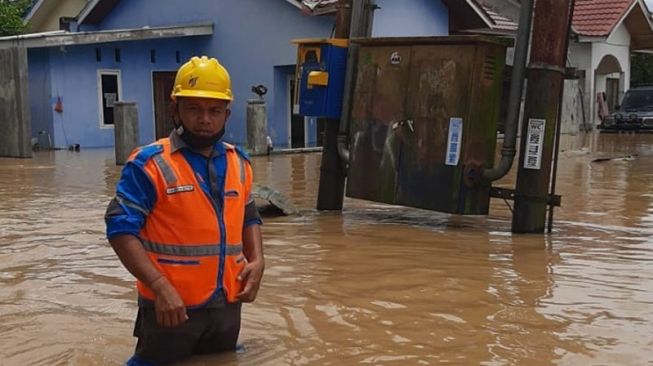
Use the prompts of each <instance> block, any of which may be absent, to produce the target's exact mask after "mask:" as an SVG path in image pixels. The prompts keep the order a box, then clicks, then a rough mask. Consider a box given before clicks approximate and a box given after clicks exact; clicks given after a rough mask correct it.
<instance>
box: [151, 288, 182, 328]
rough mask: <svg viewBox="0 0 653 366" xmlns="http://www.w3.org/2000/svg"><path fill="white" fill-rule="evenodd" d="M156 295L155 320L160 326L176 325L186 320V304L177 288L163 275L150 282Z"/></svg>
mask: <svg viewBox="0 0 653 366" xmlns="http://www.w3.org/2000/svg"><path fill="white" fill-rule="evenodd" d="M150 288H151V289H152V291H154V295H155V296H156V298H155V300H154V310H155V312H156V321H157V323H159V325H160V326H162V327H176V326H178V325H181V324H182V323H183V322H185V321H186V320H188V314H186V306H185V305H184V301H183V300H182V299H181V296H179V293H178V292H177V290H176V289H175V288H174V287H173V286H172V284H171V283H170V281H168V279H167V278H166V277H165V276H161V277H159V278H158V279H156V280H155V281H153V282H152V283H151V284H150Z"/></svg>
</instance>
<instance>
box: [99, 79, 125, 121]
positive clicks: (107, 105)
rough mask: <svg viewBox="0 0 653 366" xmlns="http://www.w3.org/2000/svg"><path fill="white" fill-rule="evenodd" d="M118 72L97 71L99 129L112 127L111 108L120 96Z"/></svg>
mask: <svg viewBox="0 0 653 366" xmlns="http://www.w3.org/2000/svg"><path fill="white" fill-rule="evenodd" d="M121 89H122V88H121V85H120V70H98V91H99V95H98V97H99V103H98V107H99V110H100V116H99V118H100V128H112V127H113V122H114V121H113V108H114V105H115V103H116V102H117V101H119V100H120V95H121Z"/></svg>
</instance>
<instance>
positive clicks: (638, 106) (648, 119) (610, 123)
mask: <svg viewBox="0 0 653 366" xmlns="http://www.w3.org/2000/svg"><path fill="white" fill-rule="evenodd" d="M615 109H616V111H615V112H614V113H612V114H610V115H608V116H606V117H605V118H603V121H602V122H601V124H600V125H599V129H600V130H601V131H604V132H615V131H646V130H650V131H653V86H640V87H634V88H631V89H630V90H628V91H627V92H626V95H624V99H623V101H622V102H621V106H616V107H615Z"/></svg>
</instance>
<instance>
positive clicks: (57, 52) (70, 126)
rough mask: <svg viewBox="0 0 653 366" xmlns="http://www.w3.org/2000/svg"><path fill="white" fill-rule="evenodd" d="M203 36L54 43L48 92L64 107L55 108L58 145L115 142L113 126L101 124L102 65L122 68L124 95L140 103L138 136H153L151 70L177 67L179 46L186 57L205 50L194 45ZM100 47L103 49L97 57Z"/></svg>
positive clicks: (145, 139)
mask: <svg viewBox="0 0 653 366" xmlns="http://www.w3.org/2000/svg"><path fill="white" fill-rule="evenodd" d="M201 38H202V37H198V38H195V39H183V40H182V39H167V40H155V41H142V42H116V43H107V44H99V45H85V46H67V47H65V48H51V49H50V55H49V59H50V65H51V68H52V71H51V81H52V84H51V90H50V93H51V95H52V98H53V99H56V98H57V97H60V98H61V99H62V100H63V106H64V111H63V113H54V126H53V129H54V134H53V136H54V141H55V145H56V146H57V147H65V146H67V145H70V144H80V145H81V146H83V147H101V146H113V144H114V133H113V128H112V127H104V128H102V127H101V126H100V99H99V87H100V86H99V84H98V70H119V71H120V80H121V84H122V87H121V91H122V95H121V96H120V100H123V101H132V102H136V103H137V104H138V109H139V130H140V141H141V143H142V144H145V143H149V142H151V141H153V140H154V132H155V127H154V105H153V91H152V71H175V70H176V69H177V68H178V67H179V64H178V63H177V62H176V51H180V53H181V57H182V60H183V58H187V57H189V55H191V54H195V53H196V52H197V51H198V50H199V49H201V48H199V47H198V46H196V45H197V44H198V43H200V42H201ZM204 38H206V37H204ZM96 48H99V49H100V50H101V61H99V62H98V61H97V59H96ZM115 49H120V62H117V61H116V60H115V56H114V55H115ZM150 50H155V52H156V63H151V62H150Z"/></svg>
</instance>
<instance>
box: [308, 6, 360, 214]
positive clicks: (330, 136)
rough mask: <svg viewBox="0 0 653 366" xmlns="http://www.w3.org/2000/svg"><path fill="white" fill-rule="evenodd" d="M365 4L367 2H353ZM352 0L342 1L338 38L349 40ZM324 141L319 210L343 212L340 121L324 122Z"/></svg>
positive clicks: (343, 187) (337, 18)
mask: <svg viewBox="0 0 653 366" xmlns="http://www.w3.org/2000/svg"><path fill="white" fill-rule="evenodd" d="M353 1H356V2H364V1H365V0H353ZM351 4H352V0H340V1H339V2H338V5H337V9H338V12H337V14H336V27H335V34H334V35H335V37H336V38H349V33H350V24H351ZM324 123H325V127H324V139H323V140H322V141H323V147H322V162H321V164H320V185H319V187H318V193H317V209H318V210H320V211H327V210H333V211H340V210H342V204H343V200H344V198H345V177H346V176H347V174H346V172H345V169H344V167H343V164H342V161H341V160H340V156H339V155H338V131H339V130H340V120H338V119H327V120H325V121H324Z"/></svg>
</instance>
